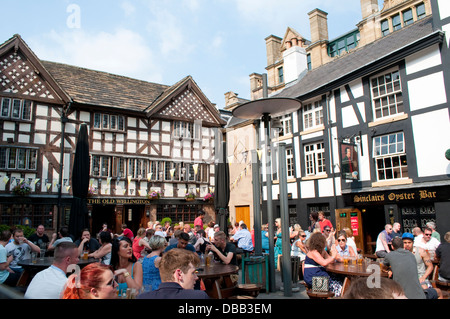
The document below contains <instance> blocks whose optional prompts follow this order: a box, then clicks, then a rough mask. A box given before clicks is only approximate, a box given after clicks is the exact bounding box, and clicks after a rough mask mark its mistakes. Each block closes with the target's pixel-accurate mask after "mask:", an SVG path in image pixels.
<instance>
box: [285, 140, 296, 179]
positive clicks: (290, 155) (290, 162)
mask: <svg viewBox="0 0 450 319" xmlns="http://www.w3.org/2000/svg"><path fill="white" fill-rule="evenodd" d="M286 171H287V177H288V178H293V177H295V168H294V150H293V149H292V148H290V147H289V148H286Z"/></svg>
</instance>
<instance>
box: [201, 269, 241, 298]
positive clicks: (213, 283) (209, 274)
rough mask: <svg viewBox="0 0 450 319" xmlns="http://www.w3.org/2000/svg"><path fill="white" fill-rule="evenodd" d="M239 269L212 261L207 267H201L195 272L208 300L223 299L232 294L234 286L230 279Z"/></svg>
mask: <svg viewBox="0 0 450 319" xmlns="http://www.w3.org/2000/svg"><path fill="white" fill-rule="evenodd" d="M238 272H239V267H238V266H236V265H230V264H228V265H224V264H222V263H220V262H216V261H212V262H211V264H210V265H209V266H202V268H199V269H198V270H197V276H198V278H199V279H201V280H203V283H204V284H205V288H206V293H207V294H208V296H209V297H210V298H213V299H223V298H226V297H228V296H230V295H232V294H233V291H234V290H235V289H236V284H235V283H234V282H233V280H232V279H231V275H233V274H237V273H238Z"/></svg>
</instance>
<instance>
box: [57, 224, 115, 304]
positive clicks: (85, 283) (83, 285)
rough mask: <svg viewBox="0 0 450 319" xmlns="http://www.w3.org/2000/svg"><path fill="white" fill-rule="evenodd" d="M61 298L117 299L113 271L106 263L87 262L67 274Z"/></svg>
mask: <svg viewBox="0 0 450 319" xmlns="http://www.w3.org/2000/svg"><path fill="white" fill-rule="evenodd" d="M105 233H108V234H110V233H109V232H105ZM109 236H110V237H111V235H109ZM61 299H117V282H116V280H115V277H114V273H113V272H112V271H111V268H109V267H108V266H107V265H104V264H100V263H92V264H89V265H87V266H86V267H84V268H83V269H81V271H80V273H79V274H76V273H75V274H72V275H70V276H69V278H68V279H67V284H66V287H65V289H64V291H63V294H62V298H61Z"/></svg>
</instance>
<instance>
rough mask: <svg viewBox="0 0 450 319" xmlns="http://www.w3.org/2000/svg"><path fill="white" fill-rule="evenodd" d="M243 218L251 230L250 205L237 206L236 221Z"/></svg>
mask: <svg viewBox="0 0 450 319" xmlns="http://www.w3.org/2000/svg"><path fill="white" fill-rule="evenodd" d="M241 220H243V221H244V223H245V225H247V229H248V230H249V231H250V230H251V228H250V227H251V225H250V206H248V205H247V206H236V222H237V223H239V222H240V221H241Z"/></svg>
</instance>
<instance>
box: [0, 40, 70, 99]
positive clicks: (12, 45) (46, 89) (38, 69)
mask: <svg viewBox="0 0 450 319" xmlns="http://www.w3.org/2000/svg"><path fill="white" fill-rule="evenodd" d="M0 57H1V58H2V61H0V66H1V70H0V71H1V73H2V78H1V83H0V84H1V85H0V89H1V90H3V92H8V93H13V94H18V95H23V96H24V97H27V98H29V97H30V96H32V97H35V98H37V99H48V100H51V101H52V103H55V104H68V103H69V102H71V98H70V96H69V95H68V94H67V92H66V91H65V90H64V89H63V88H62V87H61V86H60V85H59V83H58V82H57V81H56V79H55V78H54V77H53V76H52V75H51V74H50V73H49V72H48V71H47V69H46V68H45V67H44V65H43V64H42V63H41V60H39V58H38V57H37V56H36V55H35V54H34V52H33V51H32V50H31V49H30V48H29V47H28V45H27V44H26V43H25V41H23V39H22V37H21V36H20V35H18V34H16V35H14V36H13V37H12V38H11V39H9V40H7V41H6V42H4V43H3V44H1V45H0Z"/></svg>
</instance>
